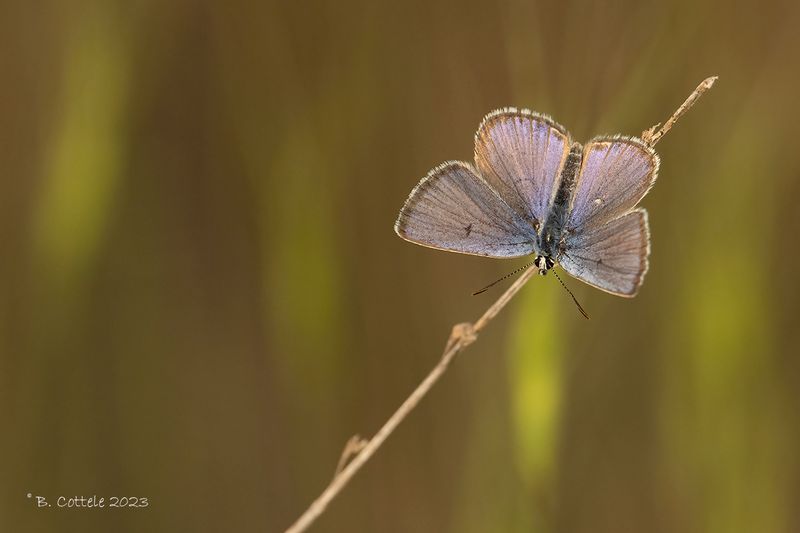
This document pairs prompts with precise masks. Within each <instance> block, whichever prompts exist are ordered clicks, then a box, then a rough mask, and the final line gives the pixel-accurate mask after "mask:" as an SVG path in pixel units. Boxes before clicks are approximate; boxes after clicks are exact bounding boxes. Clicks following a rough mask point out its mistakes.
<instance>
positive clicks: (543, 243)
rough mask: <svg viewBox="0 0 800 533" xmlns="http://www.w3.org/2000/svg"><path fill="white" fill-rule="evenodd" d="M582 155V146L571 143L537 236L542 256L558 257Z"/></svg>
mask: <svg viewBox="0 0 800 533" xmlns="http://www.w3.org/2000/svg"><path fill="white" fill-rule="evenodd" d="M582 154H583V146H581V144H580V143H577V142H575V143H572V146H571V147H570V150H569V155H567V160H566V161H565V162H564V168H563V169H562V170H561V179H560V180H559V186H558V189H557V190H556V193H555V197H554V198H553V204H552V207H551V208H550V212H549V213H548V215H547V221H546V222H545V224H544V226H543V228H542V231H541V233H540V234H539V249H540V250H541V251H542V253H543V254H544V255H547V256H551V257H555V256H557V255H558V246H559V242H560V241H561V236H562V233H563V232H564V225H565V224H566V221H567V216H568V215H569V204H570V201H571V199H572V193H573V191H574V190H575V179H576V176H577V175H578V170H580V167H581V158H582Z"/></svg>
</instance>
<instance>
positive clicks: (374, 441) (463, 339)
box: [286, 76, 717, 533]
mask: <svg viewBox="0 0 800 533" xmlns="http://www.w3.org/2000/svg"><path fill="white" fill-rule="evenodd" d="M716 79H717V78H716V76H714V77H711V78H707V79H705V80H704V81H703V83H701V84H700V85H699V86H698V87H697V89H695V90H694V92H693V93H692V94H691V95H689V98H687V99H686V101H685V102H683V104H681V106H680V107H679V108H678V110H677V111H675V113H673V114H672V116H671V117H670V118H669V120H667V122H665V123H664V126H663V127H662V128H661V129H660V130H658V131H656V129H657V128H658V126H659V125H658V124H656V125H655V126H653V127H652V128H650V129H649V130H647V131H645V132H644V133H643V134H642V139H643V140H644V141H645V142H646V143H648V144H649V145H650V146H654V145H655V144H656V143H657V142H658V141H659V140H660V139H661V137H663V136H664V135H665V134H666V133H667V132H668V131H669V130H670V128H671V127H672V126H673V124H675V122H676V121H677V120H678V119H679V118H680V117H681V115H683V114H684V113H686V111H688V110H689V108H690V107H692V105H694V103H695V102H696V101H697V99H698V98H700V96H702V94H703V93H704V92H706V91H707V90H708V89H710V88H711V86H712V85H713V84H714V82H715V81H716ZM538 272H539V270H538V269H536V268H532V269H529V270H526V271H525V272H524V273H523V274H522V276H520V277H519V279H517V281H515V282H514V284H513V285H511V287H509V288H508V290H507V291H506V292H504V293H503V294H502V295H501V296H500V298H498V299H497V301H495V302H494V303H493V304H492V306H491V307H489V309H487V310H486V312H485V313H483V315H482V316H481V317H480V318H479V319H478V320H477V321H476V322H475V323H474V324H470V323H463V324H457V325H455V326H454V327H453V331H452V333H451V334H450V338H449V339H448V341H447V345H446V346H445V348H444V352H443V353H442V358H441V359H440V360H439V362H438V363H437V365H436V366H435V367H433V370H431V371H430V373H429V374H428V375H427V376H426V377H425V379H424V380H422V383H420V384H419V385H417V388H416V389H414V392H412V393H411V395H410V396H409V397H408V398H406V400H405V401H404V402H403V403H402V405H400V407H399V408H398V409H397V411H395V412H394V414H393V415H392V416H391V417H390V418H389V420H387V421H386V423H384V424H383V427H381V429H380V430H378V432H377V433H376V434H375V436H374V437H372V438H371V439H370V440H369V441H364V440H363V439H361V438H360V437H358V436H356V437H353V438H351V439H350V441H348V443H347V445H346V446H345V449H344V451H343V452H342V456H341V458H340V460H339V466H338V467H337V469H336V474H335V475H334V477H333V479H332V480H331V482H330V484H329V485H328V486H327V487H326V488H325V490H324V491H322V494H320V495H319V496H318V497H317V499H316V500H314V501H313V502H312V503H311V505H310V506H309V507H308V509H306V511H305V512H304V513H303V514H302V515H301V516H300V518H298V519H297V521H296V522H295V523H294V524H292V526H291V527H290V528H289V529H287V530H286V533H300V532H302V531H305V530H306V529H308V527H309V526H311V524H313V523H314V521H315V520H316V519H317V518H318V517H319V516H320V515H321V514H322V513H323V512H325V509H326V508H327V507H328V504H329V503H330V502H331V500H333V499H334V498H335V497H336V496H337V495H338V494H339V492H341V491H342V489H343V488H344V487H345V486H346V485H347V484H348V483H349V482H350V480H351V479H352V478H353V476H354V475H356V473H357V472H358V471H359V470H361V467H363V466H364V464H365V463H366V462H367V461H369V459H370V458H371V457H372V456H373V455H374V454H375V452H376V451H378V449H379V448H380V447H381V446H382V445H383V443H384V441H385V440H386V439H387V438H388V437H389V435H391V434H392V432H394V430H395V429H396V428H397V426H399V425H400V423H401V422H402V421H403V420H405V418H406V417H407V416H408V414H409V413H411V411H413V410H414V408H415V407H416V406H417V404H418V403H419V402H420V400H422V399H423V398H424V397H425V395H426V394H428V391H430V390H431V387H433V385H434V384H436V382H437V381H439V378H441V377H442V375H443V374H444V373H445V371H446V370H447V367H448V366H449V365H450V363H451V362H452V360H453V358H454V357H455V356H456V355H457V354H458V353H459V352H461V350H463V349H464V348H466V347H467V346H469V345H470V344H472V343H473V342H475V341H476V340H477V338H478V333H480V332H481V330H483V328H485V327H486V326H487V325H488V324H489V322H491V321H492V319H494V317H496V316H497V314H498V313H499V312H500V311H501V310H502V309H503V308H504V307H505V306H506V304H508V302H509V301H511V298H513V297H514V295H516V294H517V292H519V290H520V289H521V288H522V286H523V285H525V283H526V282H527V281H528V280H529V279H530V278H531V277H532V276H533V275H535V274H536V273H538ZM584 315H585V313H584ZM587 318H588V317H587ZM351 458H352V460H351ZM348 461H350V462H349V463H348Z"/></svg>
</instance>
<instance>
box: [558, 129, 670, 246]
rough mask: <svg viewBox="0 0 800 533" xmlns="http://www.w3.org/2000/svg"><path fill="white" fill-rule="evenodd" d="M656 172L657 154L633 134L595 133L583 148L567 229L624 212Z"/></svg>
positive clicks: (598, 223) (644, 190)
mask: <svg viewBox="0 0 800 533" xmlns="http://www.w3.org/2000/svg"><path fill="white" fill-rule="evenodd" d="M657 173H658V155H656V153H655V151H653V149H652V148H650V147H649V146H648V145H647V144H645V143H644V141H641V140H639V139H636V138H633V137H598V138H595V139H592V140H591V141H589V142H588V143H587V144H586V145H585V146H584V148H583V161H582V163H581V169H580V172H579V174H578V177H577V181H576V184H575V189H574V192H573V195H572V202H571V209H570V215H569V217H568V220H567V224H566V228H567V230H570V231H572V230H575V231H581V228H582V227H584V226H588V227H594V226H600V225H602V224H603V223H605V222H609V221H611V220H614V219H616V218H619V217H620V216H622V215H624V214H626V213H628V212H629V211H630V210H632V209H633V208H634V207H636V204H638V203H639V201H640V200H641V199H642V198H643V197H644V195H645V194H647V191H649V190H650V187H652V186H653V183H654V182H655V180H656V175H657Z"/></svg>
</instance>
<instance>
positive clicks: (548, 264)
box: [533, 255, 556, 276]
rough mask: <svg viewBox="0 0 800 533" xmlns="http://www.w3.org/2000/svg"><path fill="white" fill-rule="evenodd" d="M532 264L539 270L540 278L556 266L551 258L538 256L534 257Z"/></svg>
mask: <svg viewBox="0 0 800 533" xmlns="http://www.w3.org/2000/svg"><path fill="white" fill-rule="evenodd" d="M533 263H534V264H535V265H536V268H538V269H539V275H540V276H544V275H545V274H547V271H548V270H550V269H551V268H553V266H554V265H555V264H556V263H555V261H553V258H552V257H550V256H549V255H539V256H537V257H536V259H535V260H534V262H533Z"/></svg>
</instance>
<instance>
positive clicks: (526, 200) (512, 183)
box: [475, 108, 570, 224]
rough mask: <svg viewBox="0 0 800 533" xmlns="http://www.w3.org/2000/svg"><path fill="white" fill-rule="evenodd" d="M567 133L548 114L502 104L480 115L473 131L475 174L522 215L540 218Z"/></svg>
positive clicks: (554, 181) (566, 144) (540, 220)
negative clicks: (478, 124) (478, 174)
mask: <svg viewBox="0 0 800 533" xmlns="http://www.w3.org/2000/svg"><path fill="white" fill-rule="evenodd" d="M569 147H570V138H569V134H568V133H567V132H566V130H565V129H564V128H563V127H561V126H560V125H558V124H557V123H555V122H554V121H553V120H552V119H550V118H549V117H545V116H543V115H538V114H536V113H533V112H531V111H528V110H524V109H523V110H517V109H514V108H506V109H501V110H498V111H495V112H493V113H490V114H489V115H487V116H486V118H484V119H483V122H482V123H481V125H480V127H479V128H478V132H477V134H476V135H475V164H476V165H477V167H478V171H479V172H480V175H481V176H482V177H483V178H484V179H485V180H486V182H487V183H489V185H491V186H492V188H493V189H494V190H495V191H497V193H498V194H499V195H500V196H501V197H502V198H503V200H505V202H506V203H507V204H508V205H509V206H511V207H512V208H513V209H514V211H516V212H517V214H519V215H520V216H522V217H523V218H525V219H527V220H529V221H530V222H531V223H536V224H539V223H544V221H545V219H546V217H547V213H548V210H549V209H550V204H551V202H552V199H553V196H554V194H555V189H556V188H557V187H558V179H559V176H560V173H561V169H562V168H563V166H564V160H565V159H566V156H567V153H568V152H569Z"/></svg>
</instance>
